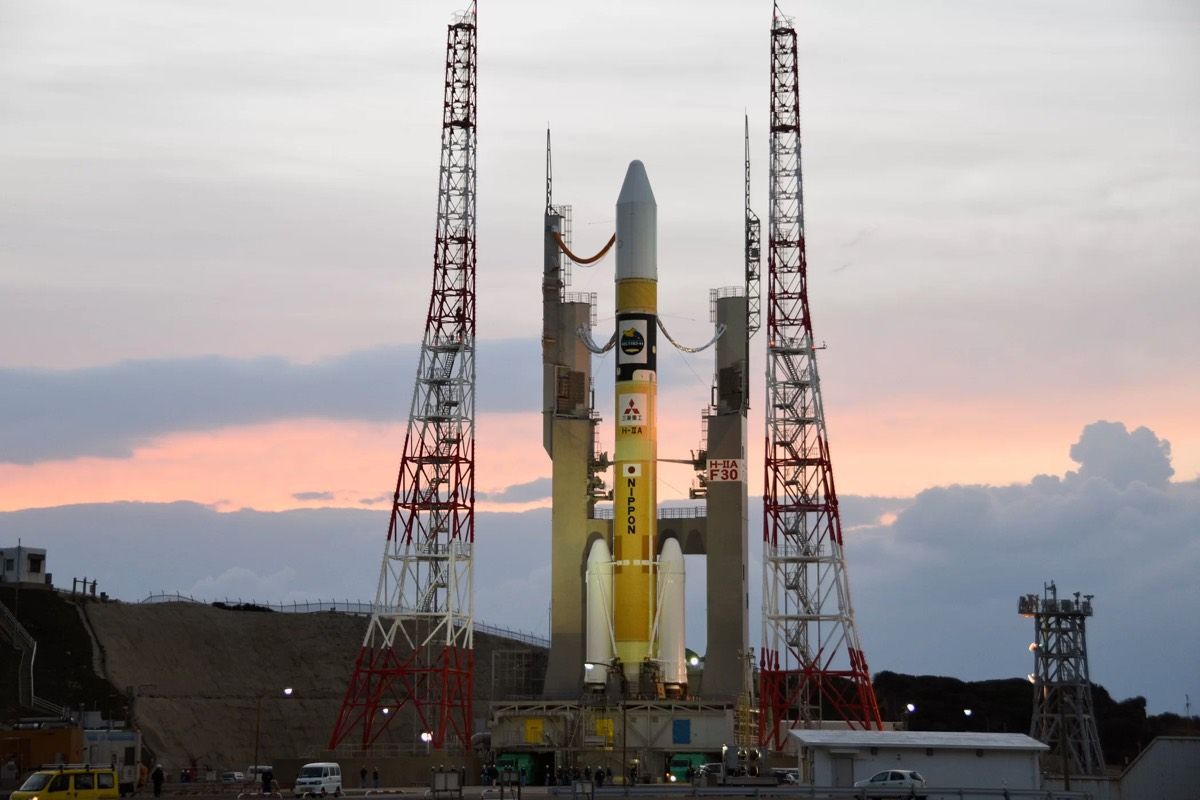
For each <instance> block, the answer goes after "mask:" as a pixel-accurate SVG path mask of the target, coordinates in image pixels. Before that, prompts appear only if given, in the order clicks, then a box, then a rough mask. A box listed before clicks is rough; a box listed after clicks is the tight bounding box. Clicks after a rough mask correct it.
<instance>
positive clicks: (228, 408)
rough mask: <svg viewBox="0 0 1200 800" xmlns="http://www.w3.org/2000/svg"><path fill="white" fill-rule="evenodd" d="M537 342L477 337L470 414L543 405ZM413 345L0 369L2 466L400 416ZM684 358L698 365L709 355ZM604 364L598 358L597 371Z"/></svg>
mask: <svg viewBox="0 0 1200 800" xmlns="http://www.w3.org/2000/svg"><path fill="white" fill-rule="evenodd" d="M539 348H540V345H539V343H538V340H536V339H501V340H488V341H481V342H480V343H479V345H478V349H477V351H476V359H475V364H476V371H477V373H478V374H477V403H478V409H479V410H480V411H484V412H488V411H493V412H497V411H500V412H502V411H517V410H520V411H536V410H538V409H540V408H541V380H542V377H541V355H540V349H539ZM416 353H417V348H416V347H411V346H410V347H381V348H375V349H369V350H358V351H355V352H352V353H347V354H345V355H343V356H340V357H338V358H332V359H328V360H324V361H319V362H316V363H313V364H299V363H296V362H293V361H289V360H287V359H284V358H255V359H235V358H225V357H218V356H209V357H205V358H179V359H159V360H147V361H128V362H123V363H119V364H112V365H109V366H103V367H90V368H85V369H74V370H41V369H28V368H8V369H0V463H15V464H33V463H37V462H40V461H50V460H57V459H68V458H76V457H79V456H100V457H106V458H127V457H129V456H130V455H132V452H133V449H134V448H135V447H136V446H138V445H139V444H144V443H146V442H148V441H150V440H152V439H153V438H154V437H156V436H161V435H164V434H168V433H173V432H178V431H203V430H212V429H215V428H220V427H224V426H228V425H245V424H252V423H262V422H271V421H275V420H285V419H297V418H303V417H316V418H322V419H331V420H364V421H369V422H396V421H401V420H404V419H407V417H408V411H409V403H410V398H411V392H412V385H413V380H414V377H415V374H416V373H415V371H416ZM694 358H696V359H699V361H700V363H701V364H707V363H708V360H709V358H711V356H710V355H709V354H704V355H703V356H697V357H694ZM606 363H607V362H606V360H605V359H598V360H597V364H596V366H595V370H596V372H597V374H603V371H604V370H605V368H606ZM698 368H699V369H701V370H703V369H705V368H706V367H703V366H701V367H698ZM661 373H662V374H663V377H664V380H667V381H671V380H676V381H688V382H690V381H691V380H693V376H692V375H691V371H690V370H689V366H688V364H686V363H685V362H684V360H683V359H674V360H672V361H671V362H670V363H667V364H664V367H663V369H662V370H661Z"/></svg>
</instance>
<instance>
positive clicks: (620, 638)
mask: <svg viewBox="0 0 1200 800" xmlns="http://www.w3.org/2000/svg"><path fill="white" fill-rule="evenodd" d="M616 283H617V285H616V294H617V307H616V316H617V359H616V370H617V374H616V391H615V395H616V416H615V420H616V442H615V446H614V448H613V450H614V454H615V457H614V464H615V471H614V479H615V480H614V482H615V486H614V492H613V554H612V555H613V578H612V580H613V639H614V641H615V643H616V655H617V657H618V658H620V659H621V663H622V664H623V665H624V669H625V676H626V679H628V680H630V681H636V680H637V677H638V673H639V670H640V668H641V663H642V661H643V660H645V659H646V658H647V657H648V656H650V655H651V638H652V636H653V630H654V613H655V601H656V580H655V556H656V555H657V552H656V550H657V548H656V547H655V539H656V535H657V522H658V513H657V509H656V506H657V497H656V483H657V478H656V475H655V466H656V461H657V458H658V445H657V438H658V435H657V432H656V431H655V415H656V405H657V392H658V378H657V346H656V341H657V322H658V205H657V204H656V203H655V201H654V192H653V191H651V189H650V180H649V179H648V178H647V177H646V168H645V167H644V166H643V165H642V162H641V161H634V162H632V163H630V165H629V169H628V170H627V171H626V172H625V182H624V183H623V184H622V185H621V194H620V195H619V196H618V197H617V272H616Z"/></svg>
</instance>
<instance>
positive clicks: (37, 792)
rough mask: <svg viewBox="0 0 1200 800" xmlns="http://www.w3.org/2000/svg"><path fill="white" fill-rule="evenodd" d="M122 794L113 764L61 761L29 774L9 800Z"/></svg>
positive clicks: (93, 799) (102, 799)
mask: <svg viewBox="0 0 1200 800" xmlns="http://www.w3.org/2000/svg"><path fill="white" fill-rule="evenodd" d="M120 796H121V790H120V788H119V787H118V785H117V771H116V770H115V769H113V768H112V767H109V766H102V765H92V764H60V765H59V766H56V767H43V768H42V769H39V770H38V771H37V772H35V773H33V774H32V775H30V776H29V777H28V778H26V779H25V782H24V783H23V784H21V788H20V789H17V790H16V791H15V792H13V793H12V794H11V795H10V796H9V800H117V799H118V798H119V797H120Z"/></svg>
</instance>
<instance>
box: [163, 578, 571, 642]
mask: <svg viewBox="0 0 1200 800" xmlns="http://www.w3.org/2000/svg"><path fill="white" fill-rule="evenodd" d="M141 602H142V603H194V604H196V605H211V604H213V603H223V604H224V605H227V606H254V607H256V608H266V609H270V610H271V611H276V612H279V613H281V614H318V613H322V612H324V613H329V612H333V613H336V614H353V615H355V616H360V617H369V616H370V615H371V613H372V611H373V610H374V605H373V604H372V603H365V602H362V601H356V600H304V601H300V600H296V601H293V602H291V603H262V602H259V601H257V600H247V599H243V598H241V597H239V598H236V599H234V598H231V597H226V598H224V599H223V600H212V601H210V600H202V599H200V598H197V597H191V596H189V595H185V594H178V593H172V592H159V593H156V594H151V595H149V596H147V597H146V599H144V600H142V601H141ZM475 630H476V631H477V632H479V633H485V634H488V635H489V636H500V637H503V638H505V639H512V640H514V641H517V642H522V643H524V644H528V645H532V646H534V647H549V646H550V640H549V639H548V638H546V637H545V636H542V635H540V634H537V633H533V632H531V631H522V630H515V629H513V628H504V627H501V626H499V625H489V624H487V623H486V622H480V621H478V620H476V621H475Z"/></svg>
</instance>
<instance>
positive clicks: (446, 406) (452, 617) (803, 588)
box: [329, 2, 882, 779]
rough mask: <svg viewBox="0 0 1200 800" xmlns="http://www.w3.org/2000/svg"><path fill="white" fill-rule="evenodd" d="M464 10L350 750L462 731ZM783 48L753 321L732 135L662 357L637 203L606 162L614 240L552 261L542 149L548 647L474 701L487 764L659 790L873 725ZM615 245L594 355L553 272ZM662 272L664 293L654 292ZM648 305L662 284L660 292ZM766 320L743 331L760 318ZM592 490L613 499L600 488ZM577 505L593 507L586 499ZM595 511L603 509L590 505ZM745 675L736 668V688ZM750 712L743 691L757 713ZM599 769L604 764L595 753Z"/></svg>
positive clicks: (470, 71)
mask: <svg viewBox="0 0 1200 800" xmlns="http://www.w3.org/2000/svg"><path fill="white" fill-rule="evenodd" d="M477 38H478V37H477V9H476V6H475V4H474V2H472V4H471V6H470V8H469V10H468V11H467V12H465V13H463V14H461V15H459V16H457V17H456V18H455V19H454V21H453V22H452V23H451V24H450V25H449V26H448V28H447V43H446V73H445V84H444V93H445V100H444V104H443V120H442V159H441V169H440V171H439V174H440V179H439V192H438V223H437V228H436V231H435V238H434V243H435V247H434V259H433V262H434V263H433V267H434V270H433V287H432V291H431V294H430V301H429V311H428V314H427V319H426V326H425V335H424V339H423V341H422V347H421V358H420V361H419V363H418V366H417V375H416V381H415V386H414V393H413V398H412V408H411V410H410V413H409V425H408V431H407V434H406V437H405V444H404V453H403V455H402V458H401V465H400V471H399V475H398V478H397V484H396V491H395V495H394V500H393V508H392V515H391V518H390V523H389V528H388V535H387V541H386V546H385V551H384V556H383V562H382V565H381V569H380V577H379V584H378V589H377V593H376V600H375V603H374V604H373V613H372V617H371V621H370V624H369V625H368V630H367V632H366V635H365V636H364V640H363V644H362V648H361V649H360V652H359V654H358V659H357V661H356V662H355V665H354V671H353V675H352V677H351V679H350V683H349V686H348V687H347V690H346V694H345V696H344V700H343V703H342V708H341V711H340V713H339V716H338V720H337V722H336V724H335V728H334V731H333V734H332V736H331V739H330V743H329V747H330V749H331V750H335V749H336V748H338V746H339V745H340V744H341V743H343V742H345V743H347V744H349V743H355V744H356V745H357V746H358V747H360V748H361V749H363V750H366V749H368V748H370V747H372V745H373V744H374V743H375V742H376V741H377V740H379V739H380V737H381V736H382V735H384V734H385V732H387V731H388V729H389V728H392V729H393V736H394V735H395V731H394V728H396V727H398V726H396V724H395V721H396V720H397V718H399V717H400V716H401V713H403V715H404V717H405V719H407V720H409V722H411V724H412V725H413V726H416V727H415V729H419V730H420V731H421V732H422V739H423V741H425V742H426V743H427V744H429V745H432V747H433V748H435V749H437V750H458V751H467V750H469V749H471V748H472V747H473V746H474V745H475V743H476V741H477V737H478V736H480V735H481V734H482V731H481V730H480V727H481V725H482V722H483V721H482V720H481V719H480V718H479V717H476V716H475V711H476V708H475V705H474V691H475V688H474V682H475V664H474V644H473V634H474V571H473V568H472V563H473V551H474V541H475V525H474V522H475V515H474V501H475V491H474V489H475V469H474V467H475V435H474V434H475V359H474V354H475V341H476V329H475V301H476V293H475V273H476V250H475V218H476V215H475V205H476V199H475V198H476V182H477V169H476V151H477V145H476V137H477V118H476V107H477V89H476V65H477ZM796 55H797V53H796V32H795V28H794V26H793V24H792V22H791V20H790V19H789V18H788V17H786V16H784V15H783V14H782V13H781V12H780V10H779V8H778V6H775V8H774V12H773V21H772V26H771V87H770V88H771V114H770V124H769V130H770V144H771V151H770V153H771V161H770V168H769V175H770V190H769V203H770V208H769V218H768V225H767V227H768V231H767V237H766V238H767V242H768V245H767V246H768V248H769V249H768V253H769V261H768V270H767V275H766V276H765V278H766V282H767V290H768V291H767V298H766V302H765V304H764V303H761V302H760V299H759V284H760V263H761V249H762V246H763V243H762V240H763V232H762V231H761V225H760V222H759V218H758V216H757V215H756V214H755V213H754V212H753V210H752V209H751V205H750V160H749V122H748V120H747V123H746V161H745V198H744V199H745V208H744V210H745V215H744V226H745V228H744V244H745V248H744V265H743V269H742V276H741V277H742V279H743V280H742V283H741V284H740V285H737V286H727V287H723V288H717V289H712V290H711V291H710V318H711V322H712V325H713V336H712V338H711V339H710V340H709V341H708V342H707V343H706V344H704V345H702V346H699V347H685V346H683V345H680V344H679V343H678V342H677V341H675V339H673V338H672V336H671V334H670V333H669V332H668V330H667V328H666V327H665V326H664V324H663V322H662V320H661V319H660V318H659V316H658V284H659V275H658V263H657V254H658V240H657V212H658V207H657V203H656V201H655V198H654V193H653V190H652V189H651V186H650V180H649V176H648V175H647V171H646V168H645V166H644V165H643V164H642V163H641V162H640V161H633V162H631V163H630V164H629V167H628V170H627V172H626V174H625V178H624V182H623V183H622V186H621V190H620V193H619V195H618V197H617V202H616V232H615V233H614V235H613V236H612V238H611V239H610V240H609V241H608V243H607V244H606V245H605V246H604V247H603V248H602V249H601V251H600V252H599V253H597V254H595V255H592V256H588V257H580V256H578V255H576V254H575V253H573V252H572V250H571V246H572V242H571V238H572V237H571V209H570V207H569V206H562V205H555V203H554V197H553V180H552V172H551V158H550V156H551V153H550V141H549V132H547V141H546V204H545V210H544V215H543V242H542V244H543V252H542V310H543V327H542V369H543V381H542V384H543V395H542V414H543V445H544V447H545V450H546V452H547V454H548V455H549V456H550V459H551V464H552V467H551V469H552V487H553V488H552V513H551V519H552V532H551V614H550V628H551V630H550V641H551V643H550V648H549V653H548V657H547V667H546V673H545V680H544V683H543V684H542V686H541V687H540V689H541V691H540V697H539V698H538V699H537V700H524V701H505V702H499V703H494V704H493V705H492V707H491V709H490V711H489V715H488V727H489V728H490V735H491V749H492V751H493V752H497V751H500V750H508V751H518V752H524V753H526V754H528V755H529V756H534V755H537V756H539V758H540V759H541V761H540V762H539V767H540V768H545V767H546V766H548V765H547V764H546V759H547V758H551V759H554V760H553V761H552V762H551V764H550V765H549V766H568V765H570V766H581V765H595V766H600V765H603V766H604V767H605V769H606V770H607V771H609V772H610V774H613V775H616V776H622V777H624V776H626V775H629V774H631V773H635V774H636V775H637V776H638V777H639V778H651V779H654V778H657V777H659V776H661V775H663V773H664V772H665V768H666V766H667V763H668V761H669V759H670V757H671V756H672V755H673V754H684V753H686V754H688V755H689V756H694V757H696V758H699V757H701V756H707V757H708V759H707V760H712V759H713V758H717V757H720V756H719V755H718V754H723V753H724V752H725V751H726V750H727V749H729V748H730V747H732V748H733V749H734V751H735V752H742V753H746V752H752V753H755V754H756V755H755V757H757V752H758V751H757V750H756V749H755V747H756V746H762V747H766V748H769V749H772V750H776V751H778V750H782V749H783V748H784V745H785V743H786V742H787V741H788V737H787V730H788V729H790V728H794V727H800V726H803V727H818V726H823V725H827V724H830V722H831V720H836V723H834V724H838V725H841V726H849V727H862V728H872V727H875V728H878V727H881V724H882V723H881V721H880V718H879V711H878V707H877V705H876V702H875V696H874V691H873V689H872V687H871V683H870V673H869V670H868V667H867V661H866V657H865V655H864V652H863V649H862V646H861V644H860V643H859V639H858V634H857V631H856V629H855V626H854V619H853V609H852V605H851V603H850V596H849V583H848V580H847V576H846V571H845V559H844V556H843V553H842V535H841V523H840V518H839V512H838V503H837V495H836V492H835V490H834V485H833V469H832V462H831V459H830V455H829V443H828V436H827V433H826V430H825V420H824V410H823V406H822V401H821V395H820V382H819V380H818V377H817V369H816V351H817V350H818V349H819V348H818V347H817V346H816V344H815V341H814V338H813V332H812V321H811V317H810V313H809V304H808V293H807V264H806V260H805V240H804V215H803V211H804V207H803V182H802V177H801V165H800V125H799V79H798V72H797V57H796ZM614 247H615V258H614V261H615V276H614V277H615V290H616V291H615V298H616V302H615V309H614V310H615V322H616V324H615V330H614V331H613V332H612V335H611V338H609V339H608V340H607V342H606V343H604V344H602V345H598V344H596V342H595V341H594V340H593V338H592V332H593V329H594V328H595V326H596V323H595V320H596V316H597V315H596V295H595V294H581V293H577V292H572V291H570V283H571V270H572V268H573V266H574V265H581V266H587V265H590V264H594V263H597V262H599V261H600V260H601V259H602V258H603V257H604V256H605V255H606V254H607V253H608V252H609V250H611V249H613V248H614ZM675 277H680V276H675ZM666 278H667V285H668V286H669V285H670V279H671V278H672V276H666ZM764 305H765V313H764V309H763V306H764ZM764 316H765V318H766V319H765V325H762V327H763V328H764V334H765V336H764V338H765V339H766V352H767V360H768V367H767V376H766V391H765V392H764V393H763V402H764V406H765V408H766V414H765V417H766V431H765V433H766V436H765V439H766V442H765V444H766V463H765V470H764V472H765V475H764V477H765V481H764V498H763V499H764V526H763V542H764V574H763V587H764V597H763V647H762V648H761V650H760V652H759V653H758V656H757V658H756V657H755V654H754V652H753V651H752V649H751V647H750V641H749V616H750V614H749V612H750V609H749V575H748V566H749V537H748V527H747V526H748V495H747V475H748V472H747V466H748V465H747V447H746V435H747V428H746V424H747V414H748V410H749V406H750V396H751V391H750V386H751V383H750V378H749V375H750V350H749V344H750V340H751V337H753V336H754V334H755V332H756V331H758V330H759V327H760V323H761V319H762V317H764ZM660 333H661V334H662V337H661V340H665V341H666V342H667V343H669V344H670V345H673V346H675V347H677V348H678V349H680V350H682V351H685V352H689V353H696V352H700V351H702V350H705V349H708V348H709V347H712V348H713V352H714V364H713V379H712V388H711V396H710V398H709V402H708V404H707V406H706V408H705V409H704V410H703V412H702V414H701V426H700V427H701V442H702V443H701V446H700V448H699V449H698V450H697V451H695V452H693V453H691V456H690V458H688V459H671V458H660V456H659V453H658V444H657V429H656V428H657V420H658V370H657V364H658V358H659V355H660V353H659V347H658V345H659V342H660V341H661V340H660V337H659V334H660ZM610 350H615V353H614V355H615V357H614V359H613V361H614V362H615V364H614V366H615V372H614V375H613V381H614V384H613V388H614V404H613V417H612V419H613V423H614V425H613V428H614V436H613V441H612V448H611V451H610V450H606V449H605V448H604V447H602V445H601V442H600V436H599V430H600V420H601V413H600V412H599V411H598V409H597V408H596V403H595V391H594V387H595V380H596V378H595V375H594V373H593V363H592V357H593V355H596V354H601V353H606V352H608V351H610ZM663 461H675V462H681V463H684V464H687V465H689V466H690V467H691V468H692V469H693V470H694V471H695V473H696V478H695V481H694V483H693V486H692V488H691V489H690V490H689V497H690V499H691V500H693V501H697V502H696V503H695V504H693V505H691V506H686V507H678V506H672V507H662V508H660V507H659V505H658V498H657V484H658V481H657V469H658V464H659V463H660V462H663ZM610 470H611V474H612V479H611V480H612V483H613V485H612V487H611V488H610V487H609V486H607V485H606V479H605V476H607V475H608V474H609V471H610ZM601 501H604V502H605V505H600V503H601ZM609 502H611V503H612V505H611V506H608V505H607V503H609ZM688 555H693V556H703V557H704V565H705V566H704V569H705V576H706V579H707V587H708V592H707V603H706V608H705V627H706V631H707V652H706V653H705V654H704V656H703V657H701V656H699V655H698V654H691V653H690V651H688V650H687V649H686V646H685V633H684V632H685V629H686V626H685V593H684V586H685V580H686V574H685V573H686V567H685V563H686V562H685V557H686V556H688ZM756 667H757V672H756ZM756 695H757V696H756ZM618 751H619V753H620V758H619V759H617V755H616V754H617V753H618Z"/></svg>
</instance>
